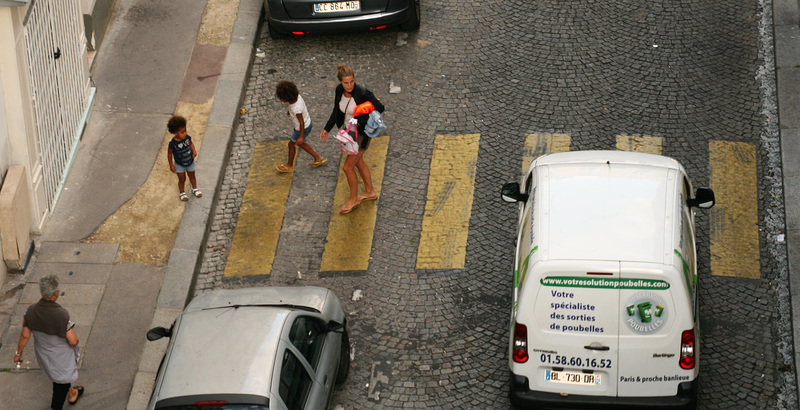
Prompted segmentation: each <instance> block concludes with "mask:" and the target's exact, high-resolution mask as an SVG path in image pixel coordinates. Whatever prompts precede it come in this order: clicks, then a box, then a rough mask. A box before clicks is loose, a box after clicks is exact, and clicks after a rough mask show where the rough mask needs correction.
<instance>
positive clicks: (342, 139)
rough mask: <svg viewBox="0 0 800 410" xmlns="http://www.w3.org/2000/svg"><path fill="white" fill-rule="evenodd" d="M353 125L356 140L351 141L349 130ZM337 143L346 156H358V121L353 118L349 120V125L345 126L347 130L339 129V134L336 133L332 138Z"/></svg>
mask: <svg viewBox="0 0 800 410" xmlns="http://www.w3.org/2000/svg"><path fill="white" fill-rule="evenodd" d="M353 125H355V126H356V139H355V140H353V137H351V136H350V128H351V127H352V126H353ZM334 138H336V139H337V140H338V141H339V148H341V149H342V152H344V153H345V154H347V155H357V154H358V142H356V141H357V140H358V120H357V119H355V118H351V119H350V123H349V124H347V129H341V128H339V132H337V133H336V135H335V136H334Z"/></svg>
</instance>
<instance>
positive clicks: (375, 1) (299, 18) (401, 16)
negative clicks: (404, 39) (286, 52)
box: [264, 0, 420, 38]
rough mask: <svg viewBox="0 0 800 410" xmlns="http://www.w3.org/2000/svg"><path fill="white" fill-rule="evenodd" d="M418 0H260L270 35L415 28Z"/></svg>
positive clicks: (418, 11) (279, 36)
mask: <svg viewBox="0 0 800 410" xmlns="http://www.w3.org/2000/svg"><path fill="white" fill-rule="evenodd" d="M419 2H420V0H355V1H328V2H326V1H325V0H264V10H265V11H266V12H267V25H268V26H269V27H268V28H269V35H270V37H272V38H281V37H284V36H286V35H289V34H294V35H303V34H311V33H318V34H322V33H342V32H347V31H364V30H379V29H383V28H387V27H392V26H400V29H401V30H403V31H414V30H417V29H418V28H419V22H420V7H419Z"/></svg>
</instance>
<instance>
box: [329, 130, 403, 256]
mask: <svg viewBox="0 0 800 410" xmlns="http://www.w3.org/2000/svg"><path fill="white" fill-rule="evenodd" d="M388 148H389V137H388V136H383V137H378V138H373V139H372V141H370V143H369V149H367V152H366V153H365V154H364V161H365V162H366V163H367V165H368V166H369V170H370V174H371V175H372V186H373V187H375V192H376V193H377V194H378V200H376V201H366V202H362V203H361V205H360V206H359V207H358V209H356V210H354V211H353V212H351V213H349V214H347V215H342V214H340V213H339V209H341V207H342V204H344V203H345V201H347V198H348V197H349V196H350V188H349V187H348V186H347V178H345V176H344V172H343V171H342V166H343V165H344V160H345V156H342V159H341V161H340V163H339V179H338V181H337V182H336V193H335V194H334V199H333V208H332V211H331V213H332V216H331V220H330V222H329V223H328V237H327V239H326V240H325V251H324V252H323V254H322V262H321V264H320V271H322V272H330V271H355V270H367V268H368V267H369V256H370V252H371V250H372V237H373V231H374V230H375V220H376V217H377V214H378V202H380V196H381V185H382V184H383V172H384V168H385V164H386V152H387V150H388ZM358 183H359V186H358V192H359V193H360V192H364V185H363V183H362V182H361V178H359V179H358Z"/></svg>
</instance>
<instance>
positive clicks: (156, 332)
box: [147, 326, 172, 342]
mask: <svg viewBox="0 0 800 410" xmlns="http://www.w3.org/2000/svg"><path fill="white" fill-rule="evenodd" d="M170 336H172V331H170V330H167V329H166V328H163V327H161V326H159V327H154V328H152V329H150V330H148V331H147V340H149V341H151V342H153V341H156V340H158V339H161V338H162V337H170Z"/></svg>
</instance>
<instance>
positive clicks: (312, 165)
mask: <svg viewBox="0 0 800 410" xmlns="http://www.w3.org/2000/svg"><path fill="white" fill-rule="evenodd" d="M326 162H328V159H327V158H322V159H321V160H319V161H314V163H313V164H311V168H316V167H318V166H320V165H322V164H324V163H326Z"/></svg>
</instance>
